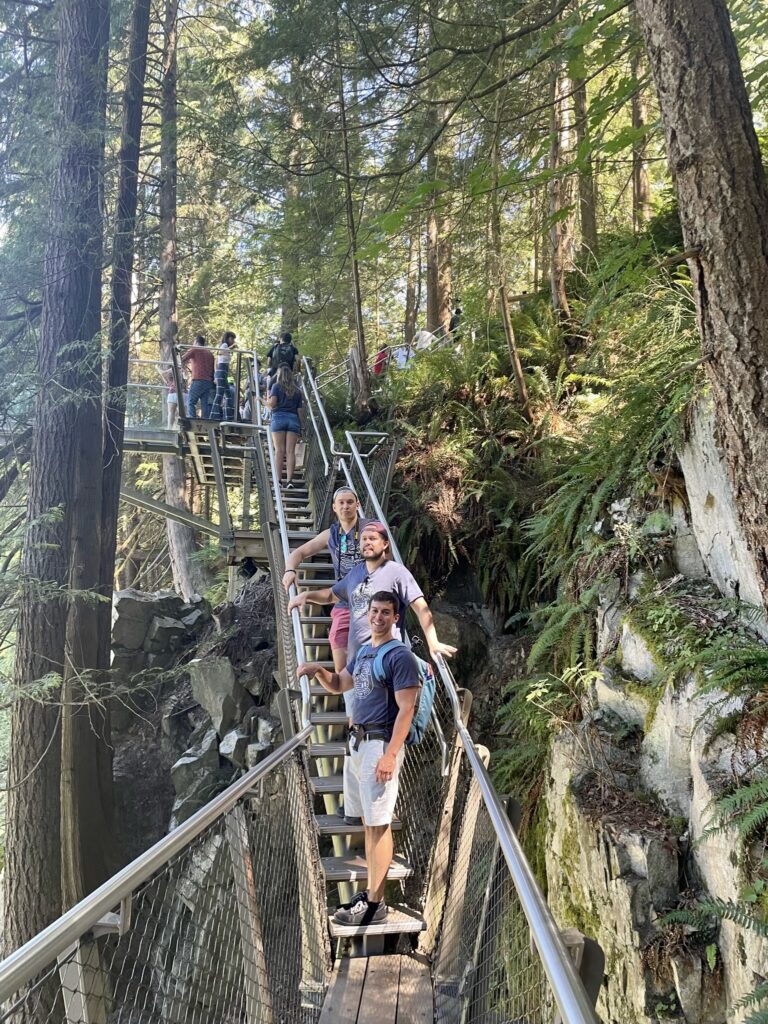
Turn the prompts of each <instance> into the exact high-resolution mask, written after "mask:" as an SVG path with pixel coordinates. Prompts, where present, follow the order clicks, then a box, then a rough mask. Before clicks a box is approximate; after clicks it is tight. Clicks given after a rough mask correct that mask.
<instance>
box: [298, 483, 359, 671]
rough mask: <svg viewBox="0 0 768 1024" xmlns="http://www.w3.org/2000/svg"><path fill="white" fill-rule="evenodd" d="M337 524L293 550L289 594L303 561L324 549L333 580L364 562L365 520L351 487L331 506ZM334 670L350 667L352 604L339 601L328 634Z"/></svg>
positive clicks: (339, 492)
mask: <svg viewBox="0 0 768 1024" xmlns="http://www.w3.org/2000/svg"><path fill="white" fill-rule="evenodd" d="M331 508H332V509H333V512H334V515H335V516H336V522H335V523H334V524H333V525H332V526H331V528H330V529H328V530H323V532H322V533H318V535H317V536H316V537H313V538H312V540H308V541H307V542H306V544H302V545H301V547H300V548H296V550H295V551H292V552H291V553H290V555H289V556H288V558H287V559H286V562H285V573H284V574H283V586H284V587H285V589H286V591H287V590H288V588H289V587H290V585H291V584H292V583H295V582H296V576H297V570H298V568H299V566H300V565H301V563H302V562H306V561H307V559H309V558H311V557H312V556H313V555H319V554H320V552H321V551H323V550H324V549H325V548H327V549H328V551H329V552H330V555H331V561H332V564H333V578H334V579H335V580H336V582H337V583H338V581H339V580H343V579H344V577H345V576H346V575H347V573H348V572H349V570H350V569H353V568H354V567H355V566H356V565H357V564H358V563H359V562H361V561H362V560H363V556H362V554H361V553H360V534H361V533H362V531H363V527H364V526H365V522H366V521H365V519H363V518H361V516H360V500H359V498H358V497H357V494H355V492H354V491H353V490H352V488H351V487H339V488H338V489H337V490H336V491H335V492H334V495H333V503H332V505H331ZM328 640H329V642H330V646H331V657H332V658H333V667H334V669H335V670H336V671H337V672H341V670H342V669H343V668H345V666H346V664H347V643H348V640H349V605H348V604H347V602H346V601H339V602H338V604H335V605H334V606H333V610H332V611H331V631H330V633H329V634H328Z"/></svg>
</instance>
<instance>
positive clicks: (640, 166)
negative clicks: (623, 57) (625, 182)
mask: <svg viewBox="0 0 768 1024" xmlns="http://www.w3.org/2000/svg"><path fill="white" fill-rule="evenodd" d="M630 19H631V22H632V24H633V26H634V27H635V28H636V29H637V30H638V31H639V28H638V26H637V12H636V10H635V9H634V8H632V9H631V14H630ZM631 63H632V76H633V77H634V79H635V80H636V81H637V83H638V86H637V89H636V90H635V93H634V95H633V96H632V127H633V128H637V129H641V128H645V126H646V125H647V124H648V99H647V96H646V92H645V86H644V85H643V84H642V82H643V79H644V78H645V75H646V73H647V70H648V69H647V63H646V55H645V50H644V49H643V47H642V45H639V44H638V45H637V46H634V47H633V49H632V56H631ZM646 148H647V142H646V140H645V139H640V140H639V141H636V142H634V143H633V145H632V226H633V228H634V230H635V231H640V230H641V229H642V228H643V227H644V225H645V224H647V223H648V220H649V219H650V216H651V185H650V181H649V179H648V161H647V159H646Z"/></svg>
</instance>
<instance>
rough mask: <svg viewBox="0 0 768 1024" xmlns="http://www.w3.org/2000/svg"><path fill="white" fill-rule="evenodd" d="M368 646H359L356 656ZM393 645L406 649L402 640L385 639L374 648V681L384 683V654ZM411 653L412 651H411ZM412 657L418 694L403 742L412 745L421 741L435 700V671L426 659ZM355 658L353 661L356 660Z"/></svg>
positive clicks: (372, 671) (372, 672)
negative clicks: (415, 669) (417, 680)
mask: <svg viewBox="0 0 768 1024" xmlns="http://www.w3.org/2000/svg"><path fill="white" fill-rule="evenodd" d="M366 647H368V644H366V645H365V646H364V647H361V648H360V651H358V652H357V658H359V657H360V654H361V652H362V651H364V650H365V648H366ZM395 647H405V649H406V650H408V645H407V644H404V643H403V642H402V640H387V641H386V642H385V643H383V644H380V645H379V646H378V647H377V648H376V654H375V655H374V658H373V665H372V667H371V674H372V676H373V679H374V682H377V683H384V655H385V654H387V653H388V652H389V651H392V650H394V649H395ZM411 653H412V654H413V651H411ZM413 657H414V658H415V660H416V666H417V668H418V670H419V695H418V697H417V698H416V710H415V711H414V713H413V721H412V722H411V728H410V730H409V732H408V736H407V737H406V740H405V742H406V743H407V744H408V745H409V746H412V745H413V744H415V743H421V741H422V740H423V739H424V735H425V733H426V731H427V729H428V728H429V720H430V717H431V715H432V704H433V703H434V700H435V689H436V685H437V684H436V680H435V671H434V669H433V668H432V666H431V665H430V664H429V662H428V661H422V659H421V658H417V657H416V655H415V654H414V655H413ZM357 658H355V661H357Z"/></svg>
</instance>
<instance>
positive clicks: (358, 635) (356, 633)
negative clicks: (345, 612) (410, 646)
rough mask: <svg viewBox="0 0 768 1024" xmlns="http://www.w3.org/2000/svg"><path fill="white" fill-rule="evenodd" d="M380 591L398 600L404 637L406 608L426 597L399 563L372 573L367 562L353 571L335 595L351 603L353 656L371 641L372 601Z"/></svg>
mask: <svg viewBox="0 0 768 1024" xmlns="http://www.w3.org/2000/svg"><path fill="white" fill-rule="evenodd" d="M379 590H387V591H389V593H391V594H394V595H395V597H396V598H397V599H398V602H399V607H398V614H399V616H400V621H399V622H398V624H397V626H396V630H397V631H398V632H399V633H400V635H401V636H402V634H403V631H404V630H405V612H406V609H407V608H408V606H409V605H411V604H413V602H414V601H416V600H417V599H418V598H420V597H424V593H423V592H422V589H421V587H420V586H419V584H418V583H417V582H416V580H415V579H414V578H413V576H412V575H411V573H410V572H408V570H407V569H406V568H405V566H404V565H400V563H399V562H382V564H381V565H380V566H379V567H378V569H374V571H373V572H372V573H369V572H368V567H367V565H366V564H365V562H360V564H359V565H356V566H355V567H354V568H353V569H350V570H349V572H348V573H347V575H346V576H345V577H344V579H343V580H339V582H338V583H336V584H335V585H334V587H333V592H334V594H335V595H336V596H337V597H339V598H341V599H342V600H343V601H346V602H347V603H348V604H349V644H348V650H349V653H350V656H351V655H353V654H354V653H355V652H356V651H357V649H358V648H359V647H360V646H361V645H362V644H367V643H368V641H369V640H370V639H371V627H370V626H369V625H368V601H369V600H370V599H371V598H372V597H373V595H374V594H375V593H376V592H377V591H379Z"/></svg>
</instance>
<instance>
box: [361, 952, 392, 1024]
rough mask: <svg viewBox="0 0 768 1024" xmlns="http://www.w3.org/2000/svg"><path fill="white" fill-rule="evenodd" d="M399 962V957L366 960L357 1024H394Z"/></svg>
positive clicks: (378, 957)
mask: <svg viewBox="0 0 768 1024" xmlns="http://www.w3.org/2000/svg"><path fill="white" fill-rule="evenodd" d="M400 960H401V957H399V956H372V957H369V958H368V973H367V974H366V976H365V985H364V986H363V998H362V999H361V1000H360V1013H359V1015H358V1018H357V1024H394V1021H395V1017H396V1015H397V988H398V984H399V981H400Z"/></svg>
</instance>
